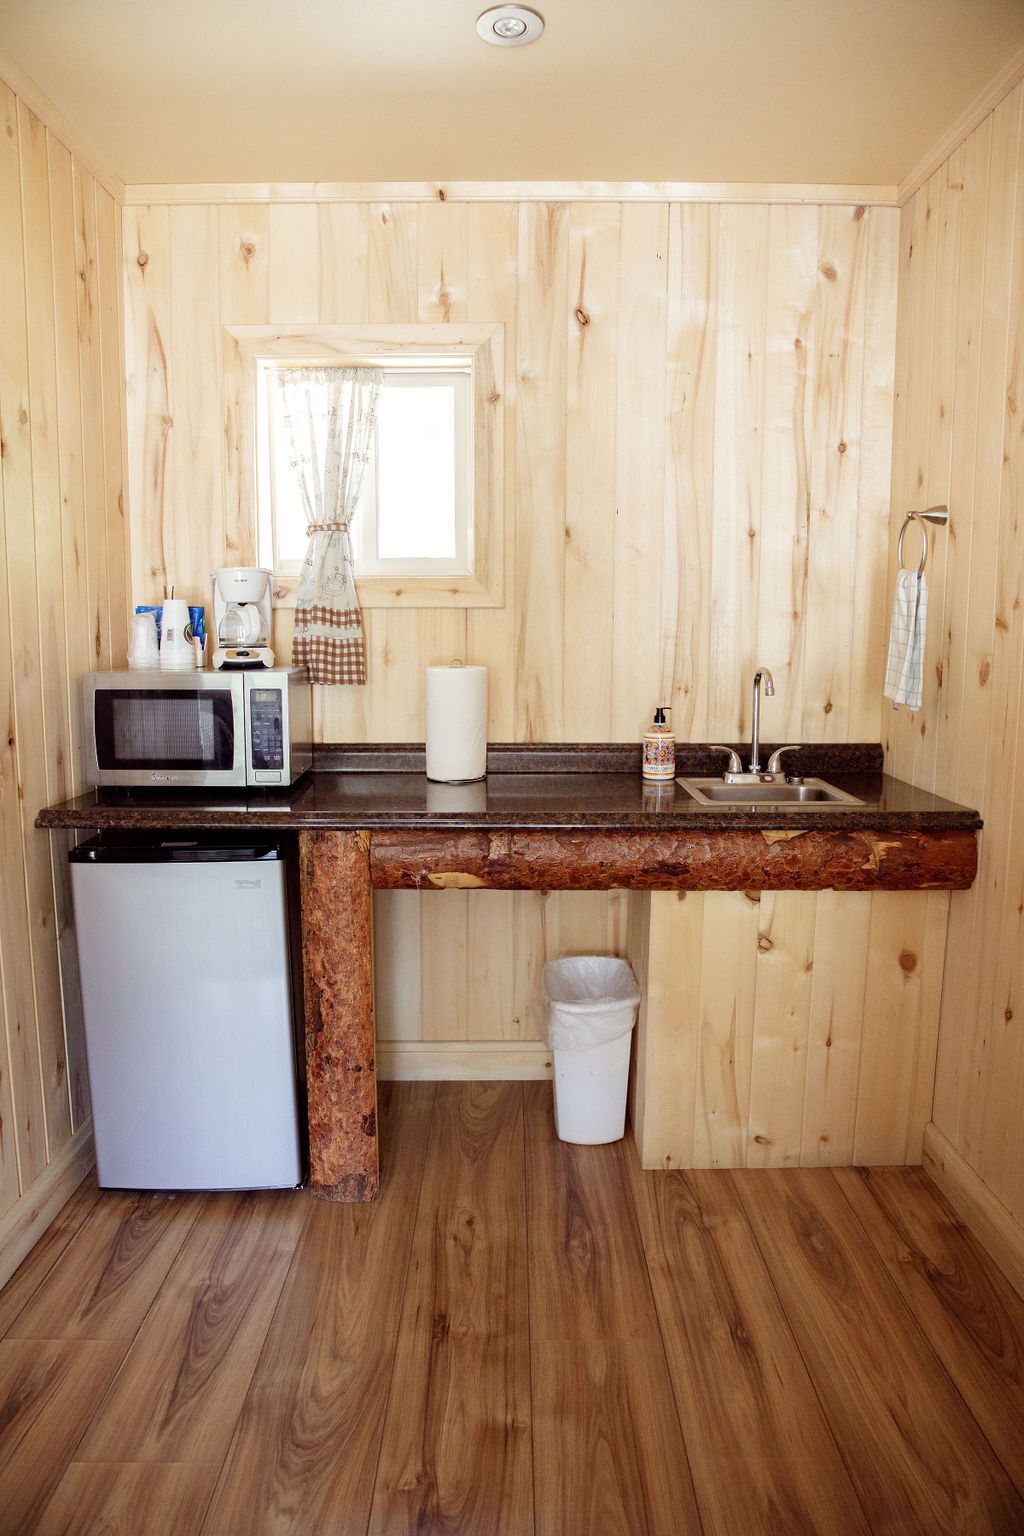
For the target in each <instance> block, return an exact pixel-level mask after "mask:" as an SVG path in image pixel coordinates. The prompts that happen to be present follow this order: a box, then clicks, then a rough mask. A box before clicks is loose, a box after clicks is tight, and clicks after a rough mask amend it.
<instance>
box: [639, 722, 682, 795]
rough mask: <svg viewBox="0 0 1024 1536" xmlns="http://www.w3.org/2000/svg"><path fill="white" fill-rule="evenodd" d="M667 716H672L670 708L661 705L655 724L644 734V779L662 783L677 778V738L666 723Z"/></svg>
mask: <svg viewBox="0 0 1024 1536" xmlns="http://www.w3.org/2000/svg"><path fill="white" fill-rule="evenodd" d="M667 714H671V709H670V706H669V705H668V704H659V705H658V707H657V709H656V710H655V711H654V724H653V725H652V726H651V728H650V730H648V731H645V732H644V760H643V775H644V778H645V779H653V780H656V781H657V780H660V781H661V782H662V783H664V782H665V781H666V780H671V779H674V778H675V776H676V738H675V736H674V735H673V733H672V731H671V729H670V728H669V726H668V724H667V723H666V720H665V716H666V715H667Z"/></svg>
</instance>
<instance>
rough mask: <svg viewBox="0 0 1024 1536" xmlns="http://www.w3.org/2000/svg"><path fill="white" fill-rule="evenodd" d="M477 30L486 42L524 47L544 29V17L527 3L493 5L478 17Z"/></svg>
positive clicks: (505, 46) (498, 45) (503, 45)
mask: <svg viewBox="0 0 1024 1536" xmlns="http://www.w3.org/2000/svg"><path fill="white" fill-rule="evenodd" d="M476 30H477V32H478V33H479V34H480V36H481V37H482V38H483V40H484V42H485V43H494V44H495V45H496V47H498V48H522V47H523V45H524V44H525V43H532V42H535V41H536V40H537V38H538V37H540V35H541V33H542V32H543V31H544V18H543V16H540V15H538V14H537V12H536V11H531V10H530V9H529V7H528V6H525V5H493V6H492V7H491V9H490V10H489V11H484V13H483V15H482V16H479V17H478V18H477V23H476Z"/></svg>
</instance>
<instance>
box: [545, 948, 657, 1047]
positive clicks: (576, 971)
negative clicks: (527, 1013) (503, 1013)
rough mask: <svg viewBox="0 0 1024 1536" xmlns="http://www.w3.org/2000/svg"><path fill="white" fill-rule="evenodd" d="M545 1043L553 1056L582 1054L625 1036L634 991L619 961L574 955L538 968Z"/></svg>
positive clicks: (636, 997)
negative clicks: (543, 1002) (555, 1053)
mask: <svg viewBox="0 0 1024 1536" xmlns="http://www.w3.org/2000/svg"><path fill="white" fill-rule="evenodd" d="M544 996H545V1000H546V1001H547V1003H548V1009H547V1041H548V1045H550V1046H551V1048H552V1050H555V1051H588V1050H591V1049H592V1048H593V1047H594V1046H595V1045H606V1044H607V1043H608V1041H609V1040H618V1039H620V1037H621V1036H622V1035H628V1034H629V1032H630V1030H631V1029H632V1028H633V1025H634V1023H635V1022H636V1010H637V1008H638V1007H639V1004H640V988H639V987H638V986H637V984H636V977H635V976H634V975H633V972H632V971H631V970H630V968H629V966H628V965H627V964H626V962H625V960H616V959H614V958H613V957H612V956H609V955H574V956H573V957H572V958H571V959H569V960H549V961H548V963H547V965H546V966H545V967H544Z"/></svg>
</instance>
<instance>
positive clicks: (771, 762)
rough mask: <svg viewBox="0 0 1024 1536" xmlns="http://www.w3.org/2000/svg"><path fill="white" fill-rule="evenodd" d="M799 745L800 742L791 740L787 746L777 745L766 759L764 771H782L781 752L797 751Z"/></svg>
mask: <svg viewBox="0 0 1024 1536" xmlns="http://www.w3.org/2000/svg"><path fill="white" fill-rule="evenodd" d="M800 746H801V743H800V742H798V741H794V742H791V743H790V745H789V746H788V747H779V748H778V750H777V751H775V752H773V753H772V755H771V757H770V758H769V759H768V767H767V770H766V772H768V773H780V772H781V771H782V754H783V752H798V751H799V750H800Z"/></svg>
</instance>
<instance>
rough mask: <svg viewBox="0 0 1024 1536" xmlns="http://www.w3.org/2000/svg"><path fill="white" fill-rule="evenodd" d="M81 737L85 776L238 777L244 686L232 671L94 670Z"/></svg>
mask: <svg viewBox="0 0 1024 1536" xmlns="http://www.w3.org/2000/svg"><path fill="white" fill-rule="evenodd" d="M86 742H87V748H88V751H89V759H90V761H89V768H90V773H89V780H90V783H94V784H101V785H103V784H107V785H128V786H139V787H144V786H147V785H148V786H152V787H158V786H162V785H177V784H180V785H183V786H193V787H216V786H224V787H232V786H236V785H244V783H245V728H244V709H243V701H242V689H241V688H240V687H238V686H237V685H236V683H235V680H234V679H224V680H221V679H220V678H210V679H207V678H204V677H198V678H194V679H192V678H188V679H186V678H180V679H179V678H171V677H169V676H168V675H167V674H147V675H144V676H140V675H139V674H132V673H130V672H129V673H106V674H102V673H100V674H95V673H94V674H92V676H91V677H90V678H88V679H87V688H86Z"/></svg>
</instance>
